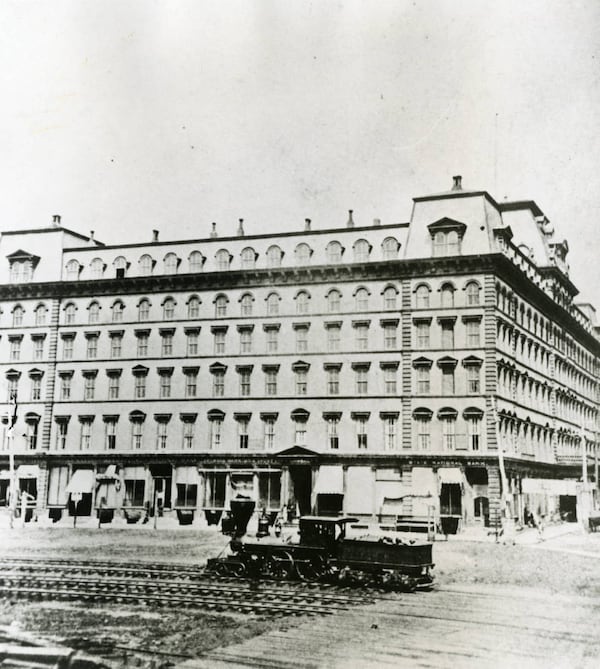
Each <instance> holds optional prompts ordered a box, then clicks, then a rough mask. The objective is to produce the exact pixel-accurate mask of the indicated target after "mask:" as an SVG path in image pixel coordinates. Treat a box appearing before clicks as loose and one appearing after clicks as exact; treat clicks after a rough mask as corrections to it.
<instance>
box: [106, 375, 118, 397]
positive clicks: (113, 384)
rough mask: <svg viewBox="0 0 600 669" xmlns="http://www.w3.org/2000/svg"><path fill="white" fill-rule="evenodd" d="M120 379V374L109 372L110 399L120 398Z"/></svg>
mask: <svg viewBox="0 0 600 669" xmlns="http://www.w3.org/2000/svg"><path fill="white" fill-rule="evenodd" d="M119 379H120V376H119V375H118V374H109V375H108V399H109V400H118V399H119Z"/></svg>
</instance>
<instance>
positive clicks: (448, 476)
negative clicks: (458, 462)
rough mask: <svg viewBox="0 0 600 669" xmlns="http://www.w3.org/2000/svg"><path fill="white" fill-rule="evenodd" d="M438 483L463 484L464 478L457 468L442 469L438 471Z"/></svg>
mask: <svg viewBox="0 0 600 669" xmlns="http://www.w3.org/2000/svg"><path fill="white" fill-rule="evenodd" d="M438 476H439V477H440V483H458V484H459V485H460V484H461V483H463V482H464V477H463V474H462V472H461V471H460V468H459V467H442V468H441V469H438Z"/></svg>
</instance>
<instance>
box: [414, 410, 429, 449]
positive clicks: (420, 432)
mask: <svg viewBox="0 0 600 669" xmlns="http://www.w3.org/2000/svg"><path fill="white" fill-rule="evenodd" d="M417 448H418V449H419V450H420V451H428V450H429V449H430V448H431V420H426V419H421V418H420V419H417Z"/></svg>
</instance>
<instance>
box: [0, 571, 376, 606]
mask: <svg viewBox="0 0 600 669" xmlns="http://www.w3.org/2000/svg"><path fill="white" fill-rule="evenodd" d="M0 598H2V599H9V600H14V599H21V598H25V599H29V600H35V601H39V600H43V601H46V600H66V601H84V602H88V603H107V602H109V603H110V602H116V603H130V604H133V605H135V604H141V605H146V606H153V607H179V608H190V609H192V608H201V609H202V610H206V611H216V612H225V611H235V612H239V613H246V614H248V613H253V614H256V615H262V616H300V615H331V614H333V613H335V612H336V611H341V610H347V609H348V608H349V607H351V606H355V605H357V604H365V603H372V602H373V601H375V600H374V598H373V597H368V596H365V593H364V592H360V593H359V592H357V591H356V590H353V589H350V588H348V587H337V586H335V585H325V586H324V585H323V584H315V583H291V582H290V583H282V582H277V581H261V582H256V581H253V580H250V579H240V578H225V579H224V578H217V577H215V576H214V575H212V574H209V573H206V572H204V571H203V570H202V569H201V568H199V567H195V566H191V567H190V566H189V565H181V564H177V565H167V564H164V563H139V562H137V563H130V562H120V563H110V562H108V561H97V560H64V559H51V560H46V559H43V560H41V559H40V560H36V559H33V558H3V559H0Z"/></svg>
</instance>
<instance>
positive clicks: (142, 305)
mask: <svg viewBox="0 0 600 669" xmlns="http://www.w3.org/2000/svg"><path fill="white" fill-rule="evenodd" d="M149 318H150V301H149V300H148V299H146V298H145V297H144V298H142V299H141V300H140V301H139V304H138V320H139V321H147V320H148V319H149Z"/></svg>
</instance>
